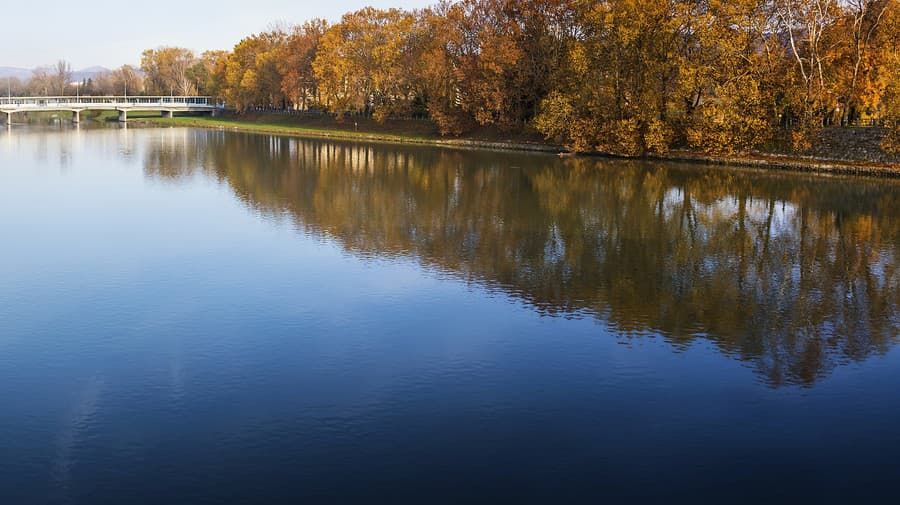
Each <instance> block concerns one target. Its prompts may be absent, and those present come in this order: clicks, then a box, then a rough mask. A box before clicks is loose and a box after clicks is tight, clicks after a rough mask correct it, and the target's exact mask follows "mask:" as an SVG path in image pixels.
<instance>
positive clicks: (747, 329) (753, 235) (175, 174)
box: [144, 130, 900, 386]
mask: <svg viewBox="0 0 900 505" xmlns="http://www.w3.org/2000/svg"><path fill="white" fill-rule="evenodd" d="M144 163H145V172H146V175H147V176H148V177H151V178H162V179H171V178H181V177H190V176H192V175H194V173H195V172H196V171H204V172H206V173H207V174H208V175H209V176H212V177H216V178H219V179H221V180H224V181H227V182H228V184H229V185H230V187H231V189H232V190H233V191H234V193H235V195H237V196H238V197H239V198H240V199H242V200H244V201H245V202H246V203H247V205H248V206H251V207H252V208H253V209H255V210H257V211H260V210H261V211H263V212H270V213H272V214H276V215H285V214H287V215H289V216H291V217H292V219H294V220H295V221H296V223H297V225H298V226H299V227H301V228H302V229H303V230H305V231H307V232H312V233H316V234H321V235H323V236H327V237H329V238H330V239H332V240H334V241H336V242H338V243H340V244H342V246H343V247H344V248H346V250H348V251H351V252H353V253H355V254H359V255H364V256H379V257H381V256H396V255H402V256H407V257H414V258H417V259H418V260H419V261H421V262H422V263H423V264H424V265H427V266H428V267H431V268H437V269H440V270H441V271H443V272H446V273H448V274H451V275H454V276H458V277H460V278H463V279H466V280H467V281H470V282H475V283H480V284H482V285H484V286H487V287H488V288H490V289H494V290H497V291H498V292H503V293H506V294H507V295H508V296H511V297H514V298H516V299H519V300H521V301H522V302H524V303H526V304H528V305H530V306H532V307H533V308H534V310H537V311H540V312H541V313H543V314H546V315H548V316H564V317H595V318H597V319H598V320H599V321H602V322H603V323H604V324H607V325H609V326H611V327H612V328H613V329H615V330H616V331H617V333H618V334H619V335H620V336H621V338H623V339H631V338H640V337H641V336H644V335H658V336H661V337H662V338H665V339H666V340H667V341H668V342H670V343H671V345H672V346H674V347H675V348H682V347H685V346H687V345H689V344H691V343H692V342H694V341H696V340H699V339H703V340H706V341H709V342H712V343H713V344H714V345H715V346H716V347H717V348H718V349H719V350H720V351H721V353H722V354H724V355H726V356H728V357H731V358H734V359H738V360H742V361H744V362H747V363H748V364H750V365H751V366H752V368H753V369H755V370H756V371H757V373H759V374H760V376H761V377H762V378H763V380H765V381H766V382H767V383H769V384H770V385H773V386H780V385H785V384H801V385H812V384H813V383H814V382H815V381H816V380H818V379H820V378H822V377H824V376H826V375H827V374H829V372H830V371H832V370H833V369H834V368H835V367H838V366H841V365H843V364H848V363H852V362H856V361H859V360H863V359H865V358H867V357H869V356H872V355H877V354H883V353H885V352H886V351H887V350H888V349H889V348H890V347H891V346H892V345H893V344H895V343H896V340H897V336H898V333H900V271H898V269H897V265H898V264H900V219H898V217H900V216H898V215H897V214H898V212H900V185H897V184H895V183H891V182H887V181H871V180H853V181H852V183H848V181H847V180H844V179H822V178H811V177H805V176H797V175H783V174H761V173H758V172H753V171H740V170H737V171H734V170H727V169H718V168H706V167H702V166H697V165H678V164H672V163H650V162H637V161H609V160H596V159H570V160H560V159H558V158H555V157H551V156H543V155H534V154H518V153H502V154H500V153H493V152H483V151H477V152H476V151H471V152H469V151H452V150H438V149H428V148H413V147H399V146H387V145H363V144H351V143H335V142H326V141H316V140H302V139H292V138H275V137H269V136H259V135H244V134H236V133H225V132H212V131H188V130H175V131H172V132H171V133H168V134H164V136H163V137H161V138H160V139H159V140H158V141H157V142H156V143H155V144H154V145H153V146H152V148H151V149H150V150H149V152H148V153H147V154H146V158H145V161H144ZM204 167H205V168H204Z"/></svg>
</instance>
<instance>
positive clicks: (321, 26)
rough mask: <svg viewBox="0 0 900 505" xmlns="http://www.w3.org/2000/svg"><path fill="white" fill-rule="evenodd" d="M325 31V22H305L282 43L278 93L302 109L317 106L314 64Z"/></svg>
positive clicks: (294, 29) (317, 96) (326, 27)
mask: <svg viewBox="0 0 900 505" xmlns="http://www.w3.org/2000/svg"><path fill="white" fill-rule="evenodd" d="M327 30H328V22H327V21H325V20H324V19H316V20H313V21H308V22H306V23H304V24H302V25H300V26H296V27H294V28H293V29H292V30H291V32H290V34H289V35H288V37H287V40H286V41H285V44H284V46H283V51H282V56H281V58H279V62H278V65H279V72H280V73H281V75H282V76H283V77H282V80H281V91H282V93H284V96H285V98H287V100H288V101H289V102H290V103H291V104H293V105H294V106H295V107H298V108H299V109H301V110H306V109H308V108H309V107H310V106H311V105H313V104H318V103H319V101H320V100H319V86H318V81H317V80H316V74H315V70H314V69H313V62H314V61H315V60H316V55H317V54H318V51H319V44H320V42H321V40H322V37H323V36H324V34H325V32H326V31H327Z"/></svg>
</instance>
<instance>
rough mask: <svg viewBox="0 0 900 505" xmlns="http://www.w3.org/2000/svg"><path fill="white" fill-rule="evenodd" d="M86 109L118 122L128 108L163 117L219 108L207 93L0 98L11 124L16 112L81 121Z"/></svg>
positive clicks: (126, 113)
mask: <svg viewBox="0 0 900 505" xmlns="http://www.w3.org/2000/svg"><path fill="white" fill-rule="evenodd" d="M86 110H114V111H118V113H119V121H122V122H125V121H126V120H127V119H128V113H129V112H131V111H142V112H143V111H159V112H161V113H162V116H163V117H172V115H173V114H174V113H175V112H204V113H209V114H215V113H216V112H217V111H218V110H220V109H219V107H218V106H217V105H216V104H214V103H213V100H212V99H211V98H210V97H208V96H79V97H75V96H38V97H5V98H0V112H2V113H5V114H6V123H7V124H11V123H12V119H13V114H16V113H19V112H45V111H46V112H71V113H72V122H74V123H78V122H80V121H81V113H82V112H84V111H86Z"/></svg>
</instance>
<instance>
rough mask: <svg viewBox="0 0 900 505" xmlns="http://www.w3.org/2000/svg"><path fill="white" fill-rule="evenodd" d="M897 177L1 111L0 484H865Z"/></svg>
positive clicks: (899, 219)
mask: <svg viewBox="0 0 900 505" xmlns="http://www.w3.org/2000/svg"><path fill="white" fill-rule="evenodd" d="M646 194H657V195H660V196H659V198H658V199H656V200H653V201H652V202H650V201H649V200H647V201H645V200H644V197H643V195H646ZM685 196H689V197H692V199H693V200H692V202H693V203H692V205H693V207H691V211H690V212H684V210H685V209H686V208H687V207H686V206H687V204H686V203H685V202H686V198H685ZM741 202H743V203H741ZM898 202H900V186H898V185H897V184H895V183H892V182H890V181H879V180H869V179H850V178H847V179H844V178H838V179H817V178H813V177H802V176H795V175H783V174H782V175H772V174H764V173H758V172H748V171H744V170H740V169H735V170H729V169H719V168H715V169H713V168H706V167H702V166H697V165H675V164H662V163H655V164H654V163H643V162H621V161H606V160H595V159H588V160H574V161H572V160H560V159H558V158H555V157H552V156H544V155H534V154H517V153H503V152H479V151H450V150H437V149H431V148H412V147H402V146H391V145H366V144H345V143H331V142H325V141H318V140H301V139H279V138H273V137H268V136H257V135H246V134H237V133H225V132H218V131H205V130H186V129H135V128H128V129H116V128H96V129H93V128H81V129H77V130H73V129H69V128H56V129H47V128H26V127H18V126H16V127H13V128H12V129H10V130H8V131H5V132H0V237H2V241H0V406H2V407H0V503H2V504H126V503H127V504H144V503H147V504H163V503H165V504H182V503H183V504H207V503H209V504H212V503H265V504H278V503H525V502H533V503H569V502H584V503H602V502H609V503H623V502H634V503H742V502H748V503H782V502H785V503H786V502H792V503H812V502H818V503H865V502H876V501H877V502H890V501H892V500H893V498H892V497H893V496H895V494H896V491H895V482H896V478H897V477H898V476H900V396H898V394H897V392H898V390H900V352H898V350H897V349H896V348H895V347H896V346H895V344H896V343H897V338H898V331H900V330H898V329H900V310H898V305H900V294H898V293H900V270H898V260H900V255H898V253H900V205H898ZM742 206H743V208H745V210H747V209H749V210H747V211H746V215H745V214H742V213H741V211H739V210H736V209H739V208H741V207H742ZM679 216H680V217H679ZM681 225H683V227H681V228H679V226H681ZM748 227H749V228H750V231H746V228H748ZM742 230H744V231H742Z"/></svg>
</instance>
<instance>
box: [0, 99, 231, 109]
mask: <svg viewBox="0 0 900 505" xmlns="http://www.w3.org/2000/svg"><path fill="white" fill-rule="evenodd" d="M97 106H101V107H172V108H204V109H213V108H216V104H215V103H213V100H212V98H210V97H208V96H77V97H76V96H40V97H0V108H3V109H11V108H12V109H32V108H47V109H52V108H61V107H65V108H92V107H97Z"/></svg>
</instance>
